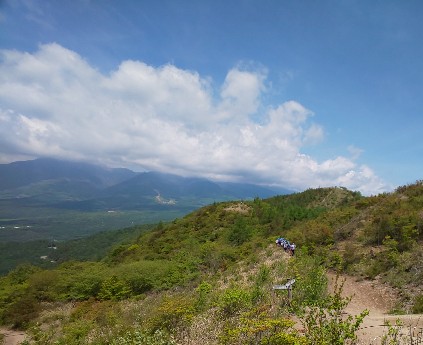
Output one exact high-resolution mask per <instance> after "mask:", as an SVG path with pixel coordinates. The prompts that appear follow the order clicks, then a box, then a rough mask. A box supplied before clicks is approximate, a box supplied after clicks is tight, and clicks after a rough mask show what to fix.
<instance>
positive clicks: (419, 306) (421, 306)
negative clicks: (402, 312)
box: [413, 295, 423, 314]
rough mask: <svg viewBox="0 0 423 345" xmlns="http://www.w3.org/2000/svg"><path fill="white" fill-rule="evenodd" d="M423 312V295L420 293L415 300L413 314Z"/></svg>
mask: <svg viewBox="0 0 423 345" xmlns="http://www.w3.org/2000/svg"><path fill="white" fill-rule="evenodd" d="M421 313H423V295H419V296H417V297H416V299H415V300H414V305H413V314H421Z"/></svg>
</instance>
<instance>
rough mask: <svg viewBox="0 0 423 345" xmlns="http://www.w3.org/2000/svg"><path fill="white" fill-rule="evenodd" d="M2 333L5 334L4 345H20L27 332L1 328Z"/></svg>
mask: <svg viewBox="0 0 423 345" xmlns="http://www.w3.org/2000/svg"><path fill="white" fill-rule="evenodd" d="M0 333H1V334H3V335H4V339H3V343H1V344H2V345H18V344H20V343H22V342H23V341H24V340H25V333H23V332H19V331H13V330H10V329H6V328H0Z"/></svg>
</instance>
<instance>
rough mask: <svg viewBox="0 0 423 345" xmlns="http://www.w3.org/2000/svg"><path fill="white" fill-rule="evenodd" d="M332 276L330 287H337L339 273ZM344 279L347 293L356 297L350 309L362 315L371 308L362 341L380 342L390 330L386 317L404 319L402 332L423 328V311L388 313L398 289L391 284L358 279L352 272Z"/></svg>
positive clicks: (373, 344)
mask: <svg viewBox="0 0 423 345" xmlns="http://www.w3.org/2000/svg"><path fill="white" fill-rule="evenodd" d="M328 276H329V288H330V289H332V290H333V286H334V281H335V275H334V274H332V273H329V274H328ZM341 279H345V283H344V286H343V295H345V296H351V297H352V299H351V302H350V304H349V305H348V306H347V308H346V312H347V313H348V314H351V315H358V314H360V313H361V312H362V311H363V310H365V309H367V310H369V315H368V316H366V317H365V319H364V322H363V324H362V326H361V330H360V331H359V332H358V337H359V341H360V344H363V345H379V344H380V340H381V337H382V336H383V334H386V333H387V331H388V328H387V327H386V326H384V324H385V322H386V321H388V322H389V323H390V324H392V325H393V324H395V322H396V320H400V321H401V322H402V323H403V325H404V327H403V328H402V330H401V332H402V334H409V332H410V330H412V331H414V333H415V334H416V333H417V332H418V331H420V330H421V329H422V328H423V315H388V311H389V310H391V308H392V307H393V306H394V303H395V299H396V296H395V292H394V291H393V290H392V289H390V288H389V287H387V286H385V285H383V284H380V283H378V282H375V281H367V280H363V281H356V279H355V278H354V277H350V276H342V277H341Z"/></svg>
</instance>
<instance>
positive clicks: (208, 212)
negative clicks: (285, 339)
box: [0, 183, 423, 344]
mask: <svg viewBox="0 0 423 345" xmlns="http://www.w3.org/2000/svg"><path fill="white" fill-rule="evenodd" d="M422 207H423V186H422V184H421V183H416V184H415V185H411V186H406V187H401V188H399V189H398V191H397V192H396V193H393V194H387V195H380V196H377V197H370V198H363V197H361V196H360V195H359V194H357V193H352V192H349V191H347V190H345V189H342V188H330V189H327V188H321V189H317V190H309V191H306V192H303V193H299V194H294V195H289V196H280V197H275V198H271V199H267V200H260V199H256V200H254V201H253V202H246V203H229V202H228V203H218V204H213V205H210V206H207V207H204V208H202V209H200V210H198V211H196V212H193V213H192V214H190V215H188V216H186V217H184V218H182V219H178V220H175V221H173V222H172V223H170V224H167V225H163V224H160V225H158V226H157V227H156V228H155V229H154V231H152V232H148V233H145V234H144V235H142V236H140V237H139V238H138V239H137V240H136V241H135V242H133V243H132V244H127V245H123V246H120V247H117V248H115V249H114V250H113V251H112V252H110V254H109V255H108V256H107V257H106V258H105V259H104V260H103V261H102V262H98V263H85V264H77V263H72V264H67V265H63V266H61V267H60V268H59V269H57V270H55V271H50V272H37V270H35V273H33V271H34V270H33V269H28V268H27V269H21V270H17V271H16V272H14V273H12V274H10V275H9V276H7V277H5V278H3V280H2V282H1V285H0V286H2V290H0V291H1V293H0V301H2V304H0V312H2V314H3V320H4V321H7V320H11V319H10V318H11V316H13V315H14V314H13V308H11V307H10V304H8V302H7V300H8V298H10V297H8V296H10V295H8V293H10V292H8V291H9V289H11V288H13V287H14V289H15V291H20V294H18V297H16V296H15V297H14V298H15V303H18V304H19V303H24V302H25V301H26V302H25V303H27V302H28V301H27V299H28V298H29V297H31V298H32V302H31V303H32V304H33V305H34V306H37V305H38V301H43V300H44V301H66V300H69V299H71V300H75V299H80V300H89V298H90V297H94V298H95V299H94V300H92V301H91V302H83V303H82V304H79V305H78V306H77V307H76V309H71V310H67V312H66V313H67V314H66V315H62V316H60V318H61V320H62V322H63V320H65V323H64V325H65V324H67V327H68V329H69V327H70V328H71V329H72V330H73V331H75V329H76V328H77V327H81V325H79V326H78V325H77V324H75V321H74V319H72V318H73V317H75V316H76V315H83V314H84V313H87V312H88V313H92V314H93V317H94V319H96V320H97V319H98V318H100V319H101V317H104V316H105V314H104V315H103V314H102V313H103V312H104V313H106V311H105V310H103V309H102V308H106V309H107V310H109V312H110V313H113V314H114V315H115V316H114V317H116V318H117V319H116V320H117V321H116V323H115V324H116V327H117V326H119V325H120V326H119V327H122V328H121V329H120V330H119V329H114V330H113V332H114V333H113V334H114V335H116V334H118V333H119V332H121V333H122V332H125V331H128V332H131V329H132V328H131V327H126V328H125V327H123V323H124V322H123V320H124V319H125V318H129V319H130V320H131V322H132V323H133V324H134V325H138V326H137V327H141V328H146V329H150V330H151V329H154V328H155V327H158V326H157V325H158V324H161V325H164V326H163V327H165V328H166V329H167V330H168V331H170V332H174V331H175V330H179V331H183V332H188V330H189V334H190V336H191V339H196V338H195V334H194V333H195V332H194V330H193V329H192V327H194V325H195V324H197V326H198V324H199V323H201V322H203V323H205V324H207V325H203V327H202V328H201V327H200V328H201V330H202V331H205V330H209V331H210V333H213V332H215V333H216V332H218V331H217V330H215V331H212V330H211V329H212V328H213V327H214V326H216V325H221V326H222V325H226V326H228V325H229V326H230V325H232V326H237V327H238V326H240V325H241V324H240V322H241V323H242V318H241V319H240V317H239V316H240V315H241V314H240V313H243V312H248V311H250V312H254V310H256V311H255V312H254V313H256V312H257V308H263V312H265V313H266V315H273V316H277V315H279V317H282V316H283V315H284V310H280V309H278V310H275V309H274V308H273V307H272V306H274V305H279V304H280V303H281V300H280V298H281V297H280V296H279V297H278V296H273V295H272V296H268V293H266V291H269V289H271V284H274V283H281V282H283V280H284V279H287V278H289V277H292V276H296V277H298V282H297V290H296V291H297V292H296V297H295V298H297V300H298V303H300V301H301V303H304V301H307V300H310V301H313V300H316V299H318V298H320V297H319V294H320V293H321V288H322V286H323V283H324V281H323V276H322V274H321V273H322V271H321V264H322V263H324V264H325V265H326V266H332V267H333V266H337V267H339V266H340V267H341V268H342V269H344V270H345V271H347V272H350V273H354V274H359V275H362V276H363V277H368V278H373V277H376V276H378V277H382V278H383V279H384V280H385V281H387V282H389V283H391V284H393V285H397V286H398V287H401V288H403V289H404V291H411V292H409V293H408V294H406V293H405V294H404V300H403V301H401V302H402V304H399V305H398V308H399V309H404V308H412V307H413V306H414V307H416V305H417V306H418V303H419V296H420V295H421V293H422V291H421V288H420V286H421V285H422V284H421V283H422V282H423V273H422V272H423V266H422V264H421V263H422V261H421V260H420V259H419V258H421V257H423V255H422V248H421V245H420V243H421V240H422V231H421V227H422V215H421V210H422ZM281 235H282V236H284V237H287V238H288V239H290V240H294V241H295V242H296V243H297V244H298V245H299V246H300V248H302V253H299V254H300V255H299V256H298V258H297V259H295V260H293V261H290V262H291V264H285V262H286V261H285V260H282V259H281V258H279V259H278V260H275V259H274V248H273V247H269V244H270V243H273V241H274V238H275V237H276V236H281ZM24 282H27V283H24ZM47 282H48V284H47ZM47 287H48V288H47ZM160 291H164V292H165V293H164V294H162V293H161V292H160ZM242 291H244V292H242ZM152 292H154V294H151V293H152ZM19 296H21V297H19ZM131 296H132V297H133V298H136V299H138V300H139V302H135V301H134V300H132V301H131V302H129V300H128V302H126V303H125V302H118V300H122V301H125V300H127V298H128V297H131ZM166 296H167V297H166ZM19 298H20V299H19ZM275 298H276V299H275ZM283 300H284V299H283V296H282V301H283ZM101 301H102V302H101ZM28 303H29V302H28ZM56 303H57V302H56ZM128 303H129V304H128ZM269 306H270V309H269ZM92 308H95V309H96V310H97V311H96V312H94V309H92ZM55 310H56V311H54V312H53V313H55V314H54V315H55V316H54V317H53V316H52V315H50V317H52V318H53V319H57V318H59V314H60V313H59V311H58V310H57V309H55ZM130 310H131V311H130ZM140 310H143V312H142V313H141V316H140V314H139V311H140ZM81 312H82V313H83V314H78V313H81ZM285 312H286V310H285ZM137 313H138V317H135V316H134V315H135V314H137ZM222 313H223V314H222ZM41 315H43V314H41ZM84 315H85V314H84ZM102 315H103V316H102ZM131 315H132V316H131ZM169 315H171V316H172V318H171V319H170V320H169V319H167V318H168V316H169ZM222 315H223V316H222ZM254 315H256V314H254ZM21 316H22V315H21ZM256 316H257V315H256ZM33 317H34V316H28V320H26V321H25V322H23V323H22V325H25V324H26V322H28V321H30V320H31V319H32V318H33ZM257 317H258V316H257ZM8 318H9V319H8ZM94 319H89V320H88V321H89V322H88V321H87V320H86V321H87V322H88V324H89V329H87V330H86V332H87V333H86V335H87V336H88V333H90V332H93V331H96V332H97V331H98V332H100V330H101V328H102V326H101V325H100V324H99V323H98V320H97V321H95V320H94ZM39 320H40V319H39ZM193 320H196V323H195V322H193ZM207 320H208V321H207ZM42 321H43V322H45V321H46V319H45V318H44V319H43V318H42ZM211 321H213V322H211ZM87 322H86V324H87ZM121 322H122V324H121ZM210 322H211V323H210ZM260 322H261V321H260ZM105 323H106V324H107V322H105ZM229 326H228V327H229ZM119 327H118V328H119ZM80 331H81V330H80ZM63 332H64V333H66V332H65V331H63ZM193 332H194V333H193ZM201 334H204V332H201ZM179 335H180V334H179ZM215 335H216V334H215ZM62 336H63V337H66V334H62ZM69 336H70V335H69ZM197 336H198V337H199V335H197ZM221 336H223V335H222V334H221ZM51 337H52V339H53V335H51ZM63 339H64V338H63ZM109 340H110V339H109ZM197 340H198V341H199V339H197ZM202 342H203V343H204V344H208V343H207V341H206V340H204V339H203V340H202ZM211 343H212V342H210V344H211Z"/></svg>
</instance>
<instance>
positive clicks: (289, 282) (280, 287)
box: [273, 279, 295, 302]
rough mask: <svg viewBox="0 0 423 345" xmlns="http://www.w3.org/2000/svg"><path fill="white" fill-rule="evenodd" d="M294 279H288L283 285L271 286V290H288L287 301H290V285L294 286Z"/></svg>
mask: <svg viewBox="0 0 423 345" xmlns="http://www.w3.org/2000/svg"><path fill="white" fill-rule="evenodd" d="M294 283H295V279H290V280H288V282H287V283H286V284H284V285H273V290H288V300H289V302H291V300H292V285H294Z"/></svg>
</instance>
